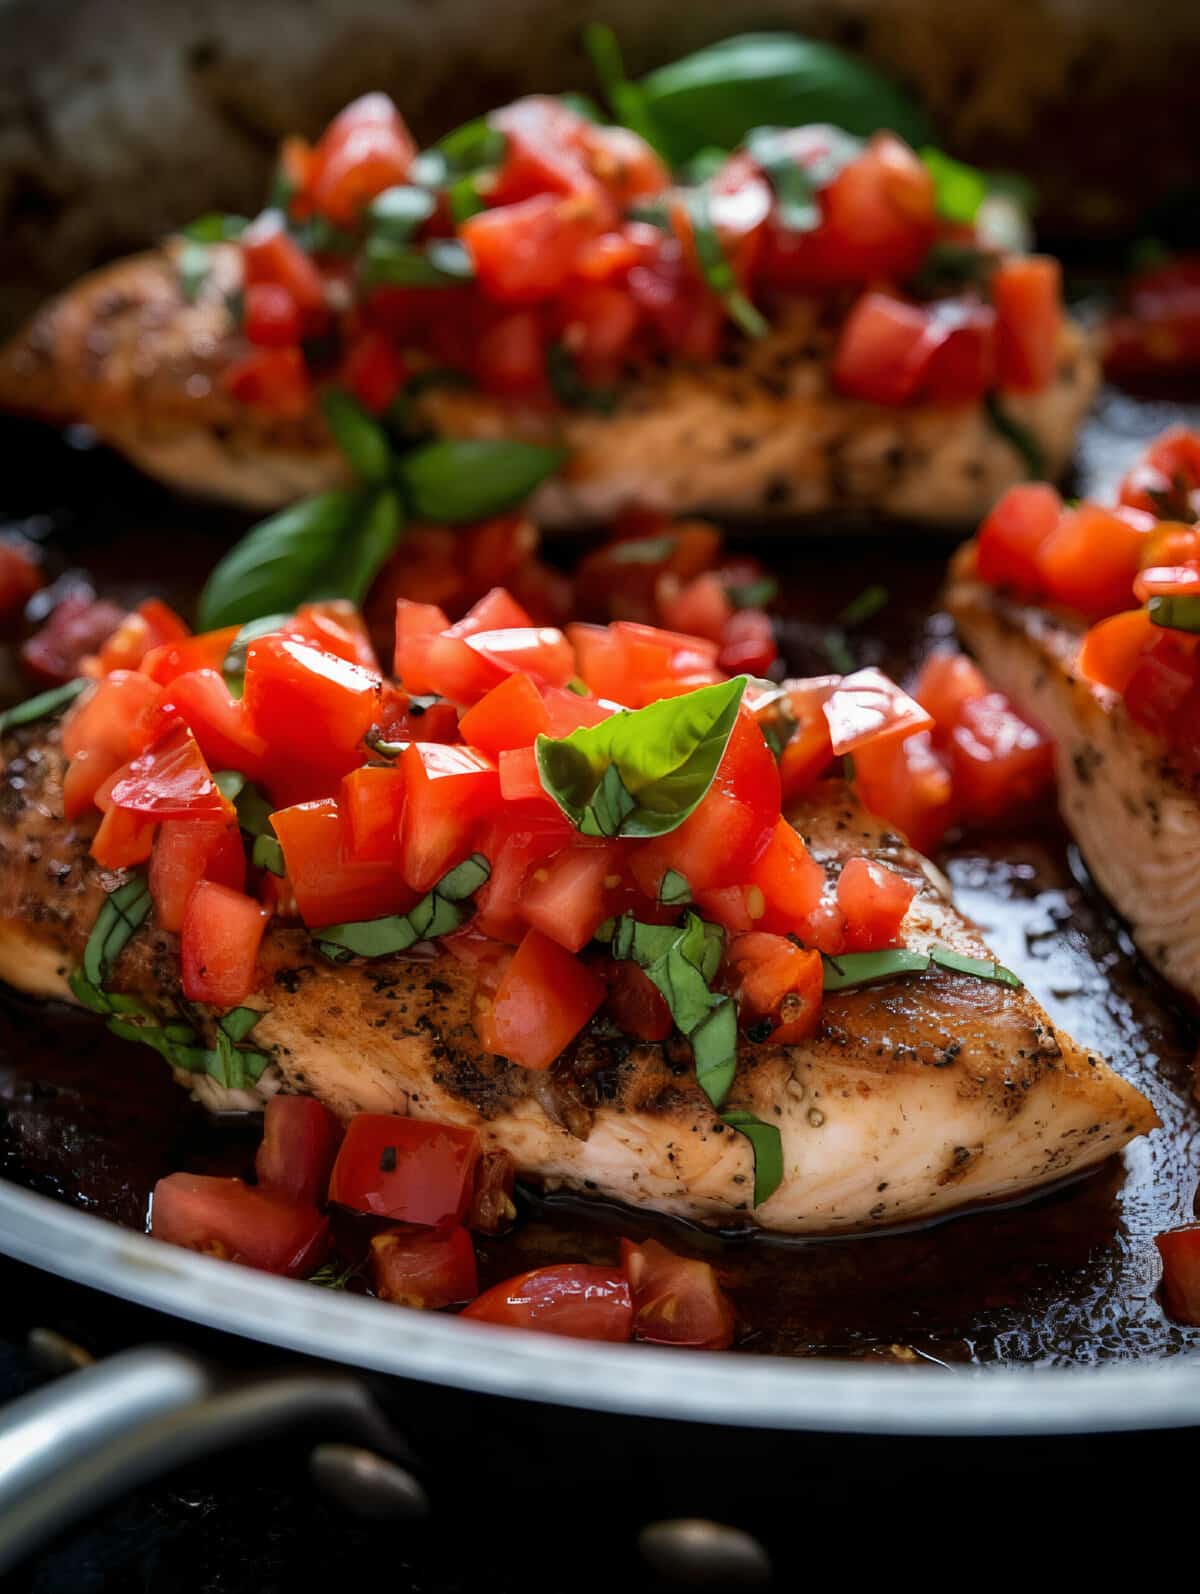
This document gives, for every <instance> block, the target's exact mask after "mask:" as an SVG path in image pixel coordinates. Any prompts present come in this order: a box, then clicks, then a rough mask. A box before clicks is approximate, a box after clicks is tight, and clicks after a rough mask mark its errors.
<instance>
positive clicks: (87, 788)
mask: <svg viewBox="0 0 1200 1594" xmlns="http://www.w3.org/2000/svg"><path fill="white" fill-rule="evenodd" d="M157 696H158V688H157V687H156V686H155V685H154V683H153V681H150V680H148V679H147V677H146V676H144V675H139V674H138V673H136V672H135V671H133V670H115V671H114V672H113V673H112V674H111V675H108V676H105V678H104V679H103V680H102V681H99V682H98V683H97V684H96V686H94V687H92V688H90V689H89V691H88V693H87V694H86V695H85V696H84V697H82V698H80V700H79V702H78V703H77V704H76V706H75V708H74V709H73V710H72V711H71V713H70V714H69V715H68V716H67V719H66V720H65V721H64V723H63V732H62V749H63V753H64V754H65V755H66V757H67V758H68V759H69V760H70V763H69V765H68V767H67V775H66V781H65V785H64V789H63V813H64V817H65V818H67V819H78V818H79V817H80V815H81V814H85V813H86V812H87V811H88V809H89V808H90V807H91V806H92V803H93V801H94V799H95V796H96V793H97V791H99V789H100V787H101V786H102V785H103V784H104V782H105V781H106V780H108V778H109V776H110V775H112V774H114V773H115V772H116V771H117V770H118V769H120V768H121V766H122V765H123V764H124V763H126V762H127V761H128V759H129V756H130V754H131V753H135V752H137V751H138V750H139V749H140V747H141V745H142V742H143V737H142V735H141V733H140V726H141V719H142V715H143V714H144V712H145V710H146V709H147V708H148V706H149V705H150V704H151V703H153V702H154V701H155V699H156V698H157Z"/></svg>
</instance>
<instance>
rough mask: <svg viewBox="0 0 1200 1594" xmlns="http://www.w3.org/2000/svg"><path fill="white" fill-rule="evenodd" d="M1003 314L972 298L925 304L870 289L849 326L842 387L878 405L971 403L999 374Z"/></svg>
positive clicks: (839, 364) (840, 358)
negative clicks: (998, 329) (998, 326)
mask: <svg viewBox="0 0 1200 1594" xmlns="http://www.w3.org/2000/svg"><path fill="white" fill-rule="evenodd" d="M994 340H995V312H994V311H993V310H991V309H990V308H989V307H988V306H986V305H981V304H973V303H971V302H969V301H966V300H942V301H939V302H937V303H936V304H934V305H932V306H929V305H918V304H911V303H909V302H908V301H907V300H904V299H898V298H896V297H895V295H894V294H891V293H884V292H881V291H880V290H878V289H875V290H872V291H871V292H869V293H865V294H864V295H863V296H862V298H861V299H860V300H859V301H858V303H857V304H856V305H855V307H854V309H853V310H852V311H851V312H850V316H849V318H848V319H847V321H846V324H845V326H844V327H843V328H842V333H841V337H840V339H839V341H838V346H837V351H836V353H835V355H834V360H833V380H834V383H835V385H836V386H837V387H838V388H839V389H840V390H841V391H842V392H843V393H846V394H848V395H849V396H850V397H852V398H860V399H866V400H867V401H868V402H869V403H872V404H906V403H908V402H910V401H912V400H917V399H923V400H927V401H929V402H931V403H935V404H938V403H944V404H964V403H970V402H972V401H973V400H975V399H978V398H979V397H980V395H981V394H982V393H984V392H985V391H986V389H987V387H988V385H989V383H990V381H991V379H992V372H993V366H994V360H995V353H994Z"/></svg>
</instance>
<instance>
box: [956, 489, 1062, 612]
mask: <svg viewBox="0 0 1200 1594" xmlns="http://www.w3.org/2000/svg"><path fill="white" fill-rule="evenodd" d="M1062 512H1063V502H1062V499H1061V498H1060V497H1059V495H1058V493H1057V492H1056V491H1055V489H1054V488H1053V487H1051V486H1049V485H1048V484H1047V483H1046V482H1023V483H1022V484H1021V485H1020V486H1018V487H1010V488H1009V489H1008V491H1007V492H1006V493H1005V494H1004V496H1003V498H1001V500H1000V502H999V503H998V504H997V505H996V506H995V508H994V509H993V510H992V511H991V513H990V514H989V515H988V517H987V519H986V520H985V521H984V522H983V525H982V526H981V527H980V528H979V538H978V541H977V542H976V548H975V563H976V569H977V571H978V574H979V579H980V580H981V581H987V582H990V583H991V585H992V586H995V587H1012V588H1013V589H1014V590H1015V591H1017V592H1027V593H1030V594H1033V595H1036V594H1037V593H1038V592H1039V591H1040V590H1041V585H1042V572H1041V563H1040V556H1041V551H1042V548H1043V547H1044V545H1045V544H1046V543H1047V542H1048V541H1049V539H1050V537H1051V536H1052V534H1053V533H1054V531H1055V530H1056V529H1057V527H1058V522H1059V519H1060V518H1061V516H1062Z"/></svg>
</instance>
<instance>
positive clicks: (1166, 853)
mask: <svg viewBox="0 0 1200 1594" xmlns="http://www.w3.org/2000/svg"><path fill="white" fill-rule="evenodd" d="M946 603H947V607H948V608H949V610H950V612H951V614H952V615H953V616H954V619H955V621H956V622H957V625H958V628H959V631H960V632H961V634H962V637H963V640H964V641H965V642H966V644H967V646H968V647H969V648H970V649H971V651H972V652H973V653H974V654H975V656H976V658H977V659H978V660H979V663H980V665H981V666H982V668H983V672H984V674H985V675H986V676H987V678H988V680H989V681H991V682H992V683H993V684H994V685H995V686H996V687H997V689H998V690H999V691H1001V692H1004V693H1005V694H1006V695H1007V696H1008V697H1010V698H1011V699H1012V701H1013V702H1014V703H1015V704H1016V705H1017V707H1018V708H1019V709H1020V710H1021V711H1022V713H1025V714H1028V715H1029V716H1030V718H1032V719H1034V720H1036V721H1037V722H1038V723H1039V724H1040V725H1042V726H1043V727H1044V728H1045V729H1046V730H1047V731H1048V732H1049V733H1050V735H1051V737H1053V739H1054V743H1055V749H1056V753H1055V757H1056V763H1057V770H1058V794H1059V806H1060V807H1061V809H1062V814H1063V818H1064V819H1065V820H1066V823H1067V825H1068V827H1069V828H1070V831H1071V834H1072V835H1073V836H1074V837H1075V840H1076V842H1077V843H1078V845H1079V850H1080V853H1081V854H1082V856H1083V860H1084V862H1085V863H1086V864H1087V866H1088V868H1089V870H1090V871H1091V873H1092V875H1093V876H1094V877H1095V879H1096V883H1097V884H1098V885H1099V887H1100V889H1101V890H1102V891H1103V892H1104V894H1105V896H1106V897H1108V899H1109V901H1110V902H1111V903H1112V904H1113V906H1114V907H1115V908H1116V909H1117V911H1118V913H1120V914H1121V915H1122V916H1123V917H1124V918H1126V919H1127V920H1128V921H1129V926H1130V929H1131V931H1132V933H1133V938H1134V940H1135V941H1136V942H1137V945H1138V947H1139V948H1140V950H1141V951H1142V953H1143V954H1144V955H1145V956H1146V957H1147V958H1148V959H1149V961H1150V962H1151V963H1152V964H1153V965H1154V967H1155V968H1156V969H1158V970H1159V972H1160V973H1161V974H1163V975H1165V977H1166V978H1167V979H1168V980H1170V982H1171V983H1172V984H1173V985H1176V986H1178V987H1179V989H1180V990H1181V991H1185V992H1186V993H1187V994H1188V995H1189V996H1191V997H1194V998H1195V999H1196V1000H1197V1001H1200V785H1198V783H1197V782H1196V780H1195V779H1194V778H1191V777H1189V776H1187V775H1186V774H1184V773H1183V772H1182V771H1181V770H1179V769H1177V768H1175V767H1173V766H1172V763H1171V760H1170V756H1169V750H1168V749H1167V747H1166V746H1165V745H1164V744H1163V743H1162V742H1161V741H1160V740H1159V739H1158V738H1157V737H1155V736H1152V735H1151V734H1150V732H1149V731H1147V730H1144V729H1143V728H1142V727H1141V726H1140V725H1138V724H1137V723H1136V722H1135V721H1134V720H1133V719H1131V717H1130V715H1129V713H1128V711H1127V709H1126V707H1125V704H1124V703H1123V701H1122V700H1121V698H1120V696H1119V695H1118V694H1117V693H1116V692H1112V691H1109V690H1108V689H1107V688H1106V687H1102V686H1093V685H1091V683H1090V682H1088V681H1084V680H1081V679H1080V678H1079V677H1078V676H1077V675H1076V673H1075V658H1076V655H1077V653H1078V650H1079V644H1080V642H1081V640H1082V638H1083V635H1084V633H1085V631H1086V630H1087V625H1086V622H1084V621H1081V620H1079V619H1077V618H1075V617H1073V616H1071V615H1067V614H1064V613H1063V612H1061V611H1055V610H1049V609H1042V608H1038V607H1037V606H1036V605H1034V604H1028V603H1019V602H1016V601H1014V600H1012V599H1010V598H1007V597H1005V596H1004V595H1003V594H1002V593H1000V592H998V591H996V589H995V588H993V587H990V586H987V585H985V584H984V583H983V582H981V581H978V580H976V579H975V578H974V549H973V548H972V547H970V546H968V547H966V548H963V549H962V550H960V552H959V553H958V555H957V556H956V558H955V560H954V563H953V565H952V567H951V579H950V584H949V587H948V589H947V596H946Z"/></svg>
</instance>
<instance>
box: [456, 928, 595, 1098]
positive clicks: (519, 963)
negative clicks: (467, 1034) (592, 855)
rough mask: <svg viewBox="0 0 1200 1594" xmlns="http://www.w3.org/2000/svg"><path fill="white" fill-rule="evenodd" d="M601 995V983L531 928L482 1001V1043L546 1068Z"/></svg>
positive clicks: (526, 1065)
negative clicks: (503, 971) (491, 989)
mask: <svg viewBox="0 0 1200 1594" xmlns="http://www.w3.org/2000/svg"><path fill="white" fill-rule="evenodd" d="M604 994H605V992H604V984H603V981H601V980H599V979H597V978H596V976H595V975H594V974H593V973H592V972H591V970H590V969H588V968H586V967H585V966H584V965H583V964H582V963H581V962H580V961H579V959H578V958H576V957H572V955H571V953H569V952H564V950H563V949H562V947H560V946H559V945H557V943H556V942H554V941H551V940H550V939H549V938H548V937H547V936H545V935H543V934H542V932H541V931H540V930H530V931H529V932H528V934H527V935H526V936H525V938H524V940H523V941H522V942H521V944H520V946H519V947H518V948H517V950H516V953H515V955H514V957H513V960H512V962H511V963H510V964H509V965H508V968H507V970H506V971H505V974H504V978H503V979H502V980H501V981H500V984H499V987H498V988H497V990H496V993H495V995H494V996H493V997H491V998H490V1000H489V999H487V998H484V999H481V1011H480V1013H479V1015H478V1017H477V1019H476V1029H477V1030H478V1033H479V1039H480V1042H481V1043H482V1045H483V1046H485V1047H486V1048H487V1050H488V1051H489V1052H495V1053H496V1054H497V1055H498V1056H500V1057H507V1058H508V1059H509V1061H510V1062H513V1063H518V1064H520V1066H521V1067H522V1068H535V1069H543V1068H549V1067H550V1064H551V1063H552V1062H553V1061H554V1059H555V1058H556V1057H558V1056H559V1055H560V1053H562V1052H563V1051H564V1050H565V1049H566V1048H567V1046H569V1045H570V1043H571V1041H573V1040H574V1038H575V1036H576V1035H578V1033H579V1031H580V1030H581V1029H582V1028H583V1026H584V1025H585V1024H586V1023H587V1021H588V1020H589V1019H590V1018H591V1016H592V1014H593V1013H594V1012H595V1011H596V1009H597V1008H598V1007H599V1006H600V1004H601V1002H602V1001H603V1000H604ZM485 1004H486V1005H485Z"/></svg>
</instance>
